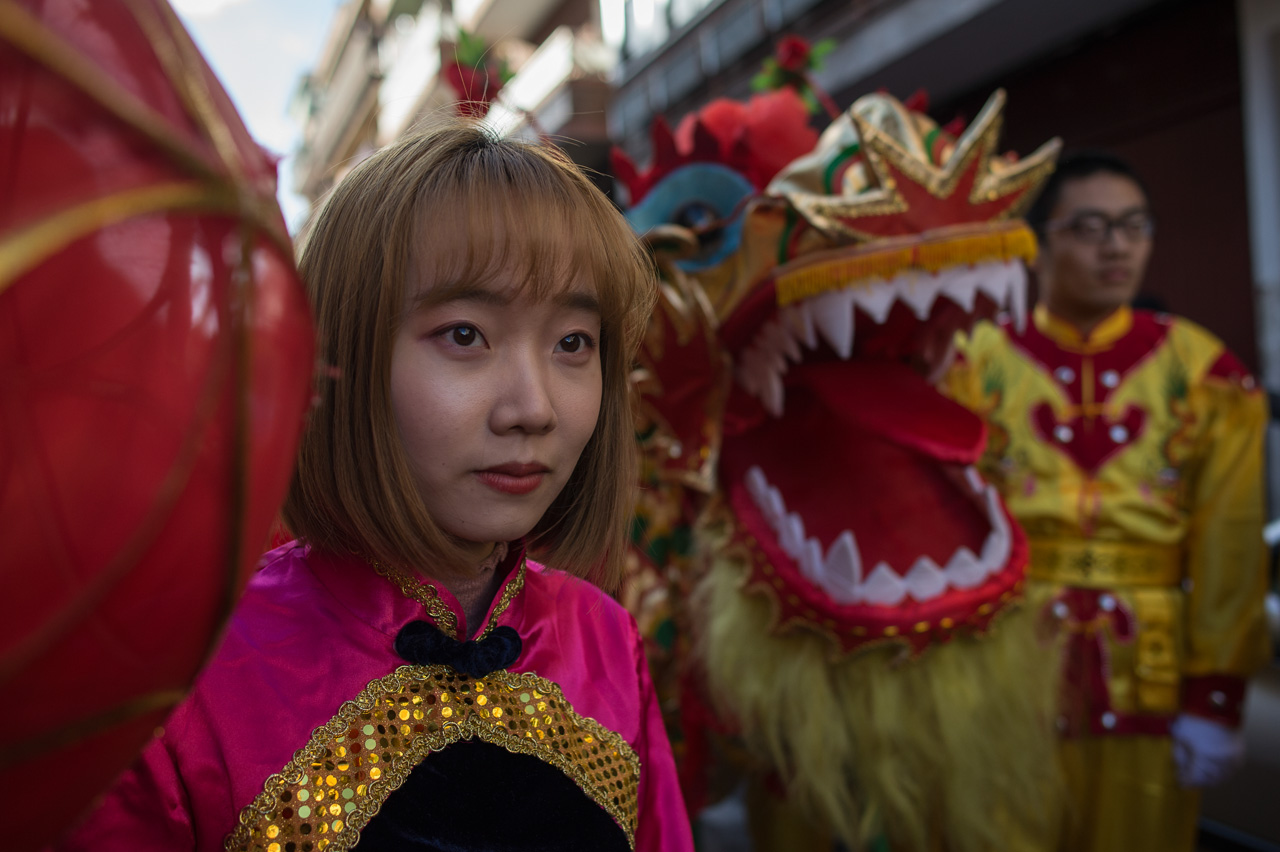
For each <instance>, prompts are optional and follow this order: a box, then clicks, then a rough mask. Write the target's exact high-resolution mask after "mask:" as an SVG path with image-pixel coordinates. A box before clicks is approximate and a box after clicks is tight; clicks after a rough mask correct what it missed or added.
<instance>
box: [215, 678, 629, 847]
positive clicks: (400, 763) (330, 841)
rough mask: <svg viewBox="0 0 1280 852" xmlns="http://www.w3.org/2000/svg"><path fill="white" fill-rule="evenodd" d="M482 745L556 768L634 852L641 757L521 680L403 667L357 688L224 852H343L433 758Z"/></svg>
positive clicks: (256, 804) (540, 682)
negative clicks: (466, 744)
mask: <svg viewBox="0 0 1280 852" xmlns="http://www.w3.org/2000/svg"><path fill="white" fill-rule="evenodd" d="M467 739H480V740H483V741H484V742H487V743H490V744H492V745H496V746H500V747H502V748H504V749H506V750H507V751H509V752H512V753H516V754H531V755H533V756H534V757H537V758H538V759H539V760H542V761H544V762H546V763H549V764H551V765H552V766H555V767H556V768H558V769H560V770H561V771H562V772H564V773H565V774H566V775H568V776H569V777H570V778H571V779H572V780H573V781H574V783H576V784H577V785H578V787H580V788H581V789H582V791H583V792H584V793H586V794H587V795H588V796H590V797H591V799H592V800H593V801H594V802H596V804H598V805H600V807H602V808H604V810H605V811H606V812H607V813H608V814H609V816H611V817H612V818H613V820H614V821H615V822H616V823H617V824H618V825H619V827H621V828H622V830H623V831H624V832H625V833H626V835H627V842H628V843H629V844H630V846H631V848H632V849H634V848H635V832H636V822H637V813H638V791H639V782H640V758H639V757H638V756H637V755H636V753H635V752H634V751H632V749H631V747H630V746H629V745H627V742H626V741H625V740H624V739H623V738H622V737H621V736H619V735H618V734H616V733H614V732H613V731H610V730H609V729H607V728H605V727H604V726H603V725H601V724H600V723H599V722H597V721H596V720H594V719H589V718H586V717H583V716H579V715H577V714H576V713H574V712H573V709H572V707H570V705H569V702H567V701H566V700H565V698H564V694H563V693H562V692H561V691H560V687H559V686H557V685H556V684H554V683H552V682H551V681H549V680H546V679H545V678H540V677H538V676H536V675H533V674H529V673H522V674H513V673H511V672H507V671H500V672H494V673H493V674H490V675H487V676H485V677H483V678H472V677H469V676H467V675H463V674H459V673H458V672H456V671H454V670H453V669H452V668H449V667H448V666H401V667H400V668H398V669H396V670H395V671H394V672H392V673H391V674H389V675H387V676H386V677H384V678H381V679H380V680H375V681H374V682H373V683H371V684H369V685H368V686H367V687H365V689H364V691H362V692H361V693H360V695H359V696H357V697H356V699H355V700H354V701H348V702H346V703H345V704H343V705H342V707H341V708H339V710H338V715H337V716H335V717H334V718H333V719H332V720H330V721H329V723H328V724H326V725H324V726H323V727H321V728H317V729H316V730H315V732H314V733H313V734H312V735H311V741H310V742H309V743H307V745H306V746H304V747H303V748H302V749H301V750H300V751H298V753H297V754H295V755H294V758H293V760H291V761H290V762H289V764H288V765H287V766H285V767H284V769H283V770H281V771H280V772H279V773H278V774H276V775H272V776H271V777H270V778H268V779H267V780H266V783H265V784H264V785H263V790H262V792H261V793H259V794H258V796H257V798H255V799H254V801H253V802H252V803H251V804H250V805H248V806H247V807H245V809H244V810H242V811H241V812H240V824H239V826H237V828H236V829H235V831H233V832H232V833H231V834H230V835H229V836H228V837H227V840H226V842H225V843H224V844H223V848H224V849H225V850H227V852H251V851H252V852H345V850H348V849H351V848H352V847H353V846H355V845H356V843H357V842H359V840H360V831H361V830H362V829H363V828H364V827H365V826H366V825H368V824H369V820H371V819H372V818H373V817H374V815H375V814H377V813H378V810H379V808H381V807H382V803H383V802H384V801H386V799H387V797H388V796H390V795H391V793H392V792H394V791H395V790H397V789H399V787H400V785H401V784H403V783H404V781H405V779H406V778H408V777H409V773H410V772H411V771H413V769H414V767H415V766H417V765H418V764H419V763H421V762H422V760H423V759H424V758H426V757H427V755H428V754H429V753H430V752H433V751H440V750H441V749H443V748H445V747H447V746H449V745H451V744H453V743H456V742H459V741H461V740H467Z"/></svg>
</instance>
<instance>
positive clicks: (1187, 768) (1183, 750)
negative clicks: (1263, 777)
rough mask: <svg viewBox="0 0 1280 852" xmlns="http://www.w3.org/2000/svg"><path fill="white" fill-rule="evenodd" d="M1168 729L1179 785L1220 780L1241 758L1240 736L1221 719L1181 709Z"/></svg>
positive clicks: (1229, 773) (1241, 738)
mask: <svg viewBox="0 0 1280 852" xmlns="http://www.w3.org/2000/svg"><path fill="white" fill-rule="evenodd" d="M1169 733H1170V734H1172V735H1173V759H1174V761H1175V762H1176V763H1177V764H1178V783H1180V784H1181V785H1182V786H1183V787H1211V786H1213V785H1214V784H1220V783H1221V782H1223V781H1225V780H1226V779H1227V778H1229V777H1230V776H1231V775H1232V773H1234V772H1235V771H1236V770H1237V769H1239V768H1240V764H1241V763H1243V762H1244V736H1243V735H1242V734H1241V733H1240V731H1238V730H1235V729H1233V728H1228V727H1227V726H1226V725H1224V724H1222V723H1221V722H1215V721H1213V720H1211V719H1205V718H1204V717H1202V716H1192V715H1190V714H1189V713H1183V714H1182V715H1180V716H1179V717H1178V718H1176V719H1174V720H1173V724H1172V725H1170V726H1169Z"/></svg>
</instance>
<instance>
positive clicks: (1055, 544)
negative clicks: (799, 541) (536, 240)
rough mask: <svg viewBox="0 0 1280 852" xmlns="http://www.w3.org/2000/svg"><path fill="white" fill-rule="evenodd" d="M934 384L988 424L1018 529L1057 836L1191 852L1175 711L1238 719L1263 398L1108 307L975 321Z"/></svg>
mask: <svg viewBox="0 0 1280 852" xmlns="http://www.w3.org/2000/svg"><path fill="white" fill-rule="evenodd" d="M947 391H948V393H949V394H950V395H952V396H953V397H954V398H956V399H957V400H959V401H960V402H962V403H964V404H965V405H967V406H969V407H970V408H972V409H973V410H975V411H977V412H978V413H979V414H981V415H982V416H983V417H984V418H985V419H986V421H987V424H988V428H989V435H988V443H987V450H986V453H985V455H984V457H983V461H982V470H981V472H982V474H983V476H984V477H985V478H986V479H987V480H988V481H990V482H992V483H995V484H996V487H997V488H998V489H999V490H1000V491H1001V493H1002V495H1003V497H1004V499H1005V502H1006V503H1007V504H1008V506H1009V508H1010V510H1011V511H1012V512H1013V514H1014V516H1015V517H1016V518H1017V519H1018V520H1019V521H1020V522H1021V524H1022V526H1023V527H1024V528H1025V530H1026V532H1027V534H1028V537H1029V539H1030V544H1031V565H1030V569H1029V576H1028V583H1027V586H1028V588H1027V601H1028V605H1029V606H1030V607H1032V609H1033V612H1036V613H1037V614H1038V616H1039V617H1040V618H1041V619H1042V624H1043V626H1044V628H1045V635H1046V637H1049V636H1053V637H1056V639H1057V641H1059V642H1060V643H1061V645H1062V649H1063V678H1062V683H1063V689H1062V704H1061V715H1060V717H1059V720H1058V724H1059V729H1060V731H1061V733H1062V739H1061V748H1060V754H1061V756H1062V760H1063V767H1064V770H1065V772H1066V776H1067V779H1068V785H1069V788H1070V793H1071V800H1072V813H1071V815H1070V827H1069V829H1068V830H1067V832H1066V834H1065V835H1064V837H1063V840H1062V843H1061V845H1060V848H1061V849H1063V850H1068V849H1069V850H1073V852H1074V851H1075V850H1098V852H1101V850H1117V852H1119V850H1126V852H1133V850H1148V849H1149V850H1153V852H1154V850H1160V852H1170V850H1191V849H1193V848H1194V842H1195V828H1196V817H1197V812H1198V809H1199V796H1198V792H1197V791H1194V790H1186V789H1183V788H1181V787H1179V785H1178V783H1177V779H1176V771H1175V766H1174V761H1173V757H1172V750H1171V748H1172V747H1171V741H1170V739H1169V736H1168V728H1169V724H1170V722H1171V721H1172V720H1173V719H1174V718H1175V717H1176V716H1177V714H1179V713H1183V712H1186V713H1192V714H1195V715H1199V716H1204V717H1207V718H1210V719H1214V720H1217V721H1220V722H1222V723H1224V724H1227V725H1229V726H1238V725H1239V723H1240V708H1241V704H1242V702H1243V697H1244V686H1245V679H1246V678H1247V677H1248V676H1249V675H1250V674H1252V673H1253V672H1254V671H1256V670H1257V669H1258V668H1259V667H1260V666H1261V665H1263V664H1264V663H1265V662H1266V660H1267V659H1268V658H1269V654H1270V648H1269V645H1268V639H1267V633H1266V621H1265V615H1264V610H1263V600H1264V596H1265V591H1266V561H1265V559H1266V557H1265V551H1264V547H1263V542H1262V532H1261V531H1262V525H1263V487H1262V471H1263V464H1262V459H1263V455H1262V445H1263V444H1262V442H1263V435H1264V431H1265V426H1266V416H1267V415H1266V408H1265V398H1264V396H1263V394H1262V393H1261V392H1260V391H1259V389H1258V388H1257V386H1256V383H1255V381H1254V380H1253V378H1252V377H1251V376H1250V375H1249V374H1248V373H1247V371H1246V370H1245V369H1244V368H1243V366H1242V365H1241V364H1240V363H1239V361H1237V360H1236V359H1235V357H1234V356H1232V355H1231V353H1230V352H1228V351H1227V350H1226V349H1225V348H1224V347H1223V345H1222V343H1221V342H1220V341H1218V340H1217V339H1216V338H1214V337H1213V336H1212V335H1211V334H1209V333H1208V332H1207V331H1205V330H1204V329H1202V328H1200V327H1198V326H1196V325H1195V324H1193V323H1191V322H1188V321H1186V320H1183V319H1180V318H1176V317H1171V316H1168V315H1164V314H1150V313H1146V312H1134V311H1131V310H1130V309H1128V308H1121V309H1119V310H1117V311H1116V312H1115V313H1114V314H1112V315H1111V316H1110V317H1108V318H1107V319H1106V320H1104V321H1103V322H1102V323H1101V324H1100V325H1099V326H1098V327H1097V328H1096V329H1095V330H1094V331H1093V332H1092V333H1091V334H1090V335H1089V336H1088V337H1087V338H1086V337H1082V336H1081V335H1080V333H1079V332H1078V331H1077V330H1076V329H1075V328H1074V327H1073V326H1071V325H1069V324H1068V323H1066V322H1063V321H1061V320H1059V319H1057V318H1056V317H1054V316H1052V315H1051V314H1049V312H1048V311H1047V310H1046V309H1045V308H1044V307H1043V306H1039V307H1037V308H1036V310H1035V313H1034V316H1033V323H1031V324H1030V325H1029V327H1028V328H1026V329H1025V331H1023V332H1022V333H1018V332H1015V331H1014V330H1013V329H1010V328H1005V327H997V326H995V325H990V324H985V323H984V324H982V325H980V326H979V327H977V328H975V329H974V331H973V334H972V336H971V337H970V338H969V339H968V340H967V341H962V342H961V343H960V353H959V356H958V358H957V363H956V366H955V367H954V368H953V369H952V371H951V373H950V374H949V375H948V377H947Z"/></svg>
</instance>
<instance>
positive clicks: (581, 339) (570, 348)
mask: <svg viewBox="0 0 1280 852" xmlns="http://www.w3.org/2000/svg"><path fill="white" fill-rule="evenodd" d="M590 348H591V338H589V337H587V336H586V335H585V334H577V333H575V334H566V335H565V336H564V337H562V338H560V350H561V351H562V352H580V351H582V350H583V349H590Z"/></svg>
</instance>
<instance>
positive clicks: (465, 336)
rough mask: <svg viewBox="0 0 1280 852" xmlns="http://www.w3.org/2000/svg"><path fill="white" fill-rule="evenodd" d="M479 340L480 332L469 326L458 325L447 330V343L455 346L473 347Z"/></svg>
mask: <svg viewBox="0 0 1280 852" xmlns="http://www.w3.org/2000/svg"><path fill="white" fill-rule="evenodd" d="M479 339H480V332H478V331H476V330H475V328H473V327H472V326H469V325H458V326H454V327H453V328H451V329H449V341H450V342H451V343H453V344H454V345H456V346H473V345H475V342H476V341H477V340H479Z"/></svg>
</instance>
